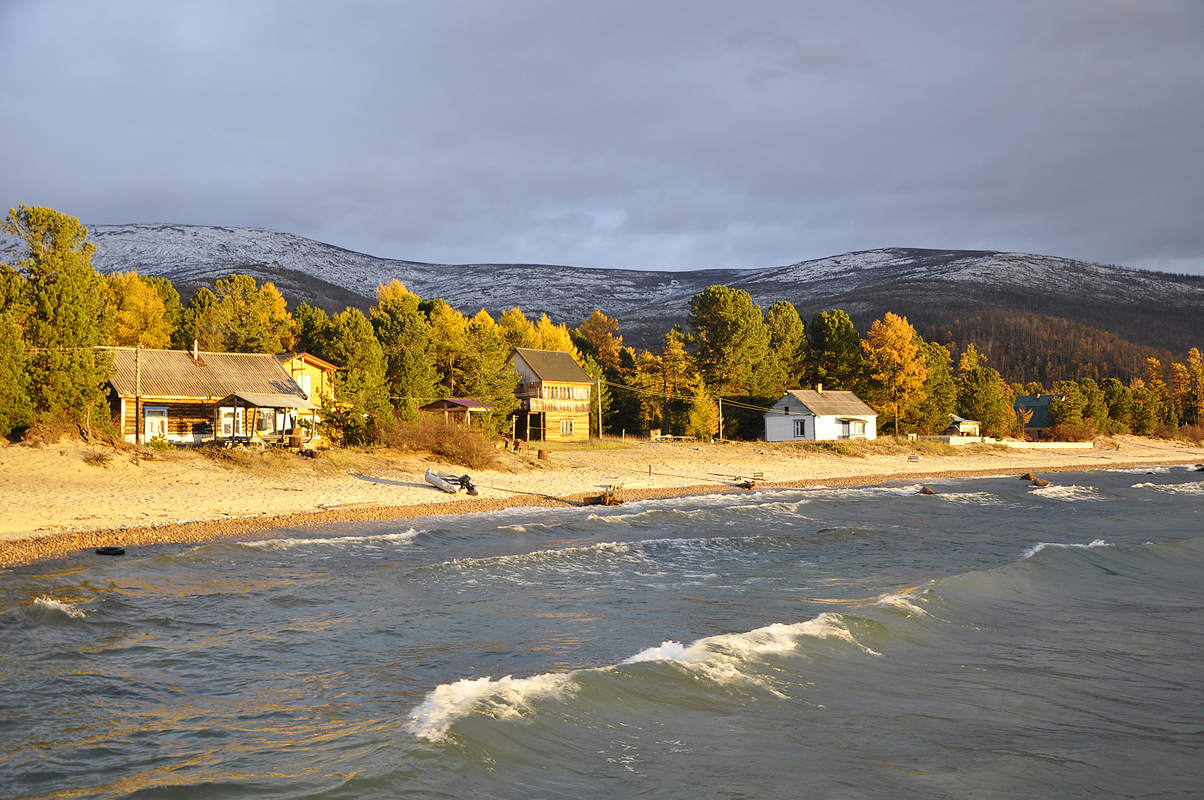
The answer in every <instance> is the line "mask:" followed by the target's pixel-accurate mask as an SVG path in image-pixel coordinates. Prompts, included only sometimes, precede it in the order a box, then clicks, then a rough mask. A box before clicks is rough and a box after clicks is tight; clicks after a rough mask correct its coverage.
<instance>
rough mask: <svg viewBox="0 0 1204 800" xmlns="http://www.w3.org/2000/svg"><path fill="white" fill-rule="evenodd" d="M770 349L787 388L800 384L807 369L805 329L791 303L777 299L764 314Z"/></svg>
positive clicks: (796, 386)
mask: <svg viewBox="0 0 1204 800" xmlns="http://www.w3.org/2000/svg"><path fill="white" fill-rule="evenodd" d="M765 324H766V326H768V328H769V346H770V347H771V348H773V352H774V354H775V355H777V357H778V363H779V364H781V365H782V369H783V371H784V372H785V373H786V386H787V388H798V387H799V386H801V385H802V383H801V382H802V380H803V373H804V371H805V370H806V366H807V328H806V325H805V324H804V323H803V319H802V317H800V316H799V315H798V309H796V308H795V307H794V304H793V303H788V302H786V301H785V300H779V301H778V302H776V303H774V304H773V305H772V306H770V308H769V311H767V312H765Z"/></svg>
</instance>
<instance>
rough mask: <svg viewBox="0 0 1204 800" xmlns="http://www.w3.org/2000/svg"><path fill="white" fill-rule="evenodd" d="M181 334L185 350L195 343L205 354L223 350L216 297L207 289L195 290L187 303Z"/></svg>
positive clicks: (223, 338)
mask: <svg viewBox="0 0 1204 800" xmlns="http://www.w3.org/2000/svg"><path fill="white" fill-rule="evenodd" d="M183 332H184V346H185V348H189V347H191V346H192V345H193V344H194V343H195V344H196V346H197V348H198V349H200V350H203V351H205V352H207V353H220V352H222V351H223V350H224V349H225V335H224V334H223V332H222V329H221V325H220V324H219V322H218V317H217V295H215V294H214V293H213V292H211V291H210V290H209V289H208V288H207V287H204V286H202V287H201V288H200V289H197V290H196V292H195V293H194V294H193V295H192V299H191V300H189V301H188V308H187V309H185V311H184V325H183ZM315 355H316V354H315Z"/></svg>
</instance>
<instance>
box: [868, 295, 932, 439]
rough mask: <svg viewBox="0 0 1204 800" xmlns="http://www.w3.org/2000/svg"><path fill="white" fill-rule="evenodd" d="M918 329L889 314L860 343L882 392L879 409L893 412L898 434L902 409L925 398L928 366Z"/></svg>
mask: <svg viewBox="0 0 1204 800" xmlns="http://www.w3.org/2000/svg"><path fill="white" fill-rule="evenodd" d="M918 338H919V337H917V336H916V331H915V328H913V327H911V324H910V323H909V322H908V321H907V318H906V317H900V316H899V315H897V314H893V313H891V312H889V311H888V312H886V315H885V316H884V317H883V318H882V319H880V320H875V321H874V324H873V325H871V326H870V330H869V334H868V335H867V337H866V339H865V341H863V342H862V343H861V346H862V348H863V349H864V350H865V357H866V361H867V363H868V364H869V368H870V377H871V378H872V379H873V380H874V382H875V383H877V384H878V385H879V386H880V387H881V389H882V399H881V400H880V401H879V406H880V407H879V408H877V409H876V410H878V411H882V410H884V409H885V408H890V409H891V410H892V411H893V412H894V431H895V434H896V435H898V433H899V409H900V408H901V407H902V408H910V407H911V406H912V405H914V404H915V403H917V402H919V401H920V400H921V399H923V390H924V380H925V379H926V378H927V377H928V367H927V366H925V363H924V357H923V355H922V354H921V353H920V345H919V342H918Z"/></svg>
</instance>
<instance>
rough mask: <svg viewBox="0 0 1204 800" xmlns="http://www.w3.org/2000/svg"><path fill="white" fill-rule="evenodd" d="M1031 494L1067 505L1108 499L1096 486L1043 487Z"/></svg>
mask: <svg viewBox="0 0 1204 800" xmlns="http://www.w3.org/2000/svg"><path fill="white" fill-rule="evenodd" d="M1029 494H1035V495H1037V496H1038V497H1044V498H1045V499H1046V500H1060V501H1062V502H1066V503H1075V502H1096V503H1098V502H1105V501H1106V500H1107V498H1105V497H1103V496H1102V495H1100V493H1099V489H1096V488H1095V487H1094V486H1074V485H1070V486H1042V487H1040V488H1038V489H1033V490H1032V491H1030V492H1029Z"/></svg>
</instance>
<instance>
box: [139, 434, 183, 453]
mask: <svg viewBox="0 0 1204 800" xmlns="http://www.w3.org/2000/svg"><path fill="white" fill-rule="evenodd" d="M146 445H147V447H150V448H151V449H152V450H158V451H159V452H160V453H166V452H170V451H172V450H175V449H176V446H175V445H174V444H172V443H171V442H169V441H167V437H166V436H164V435H163V434H159V435H158V436H155V437H152V438H151V440H150V441H149V442H147V443H146Z"/></svg>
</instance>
